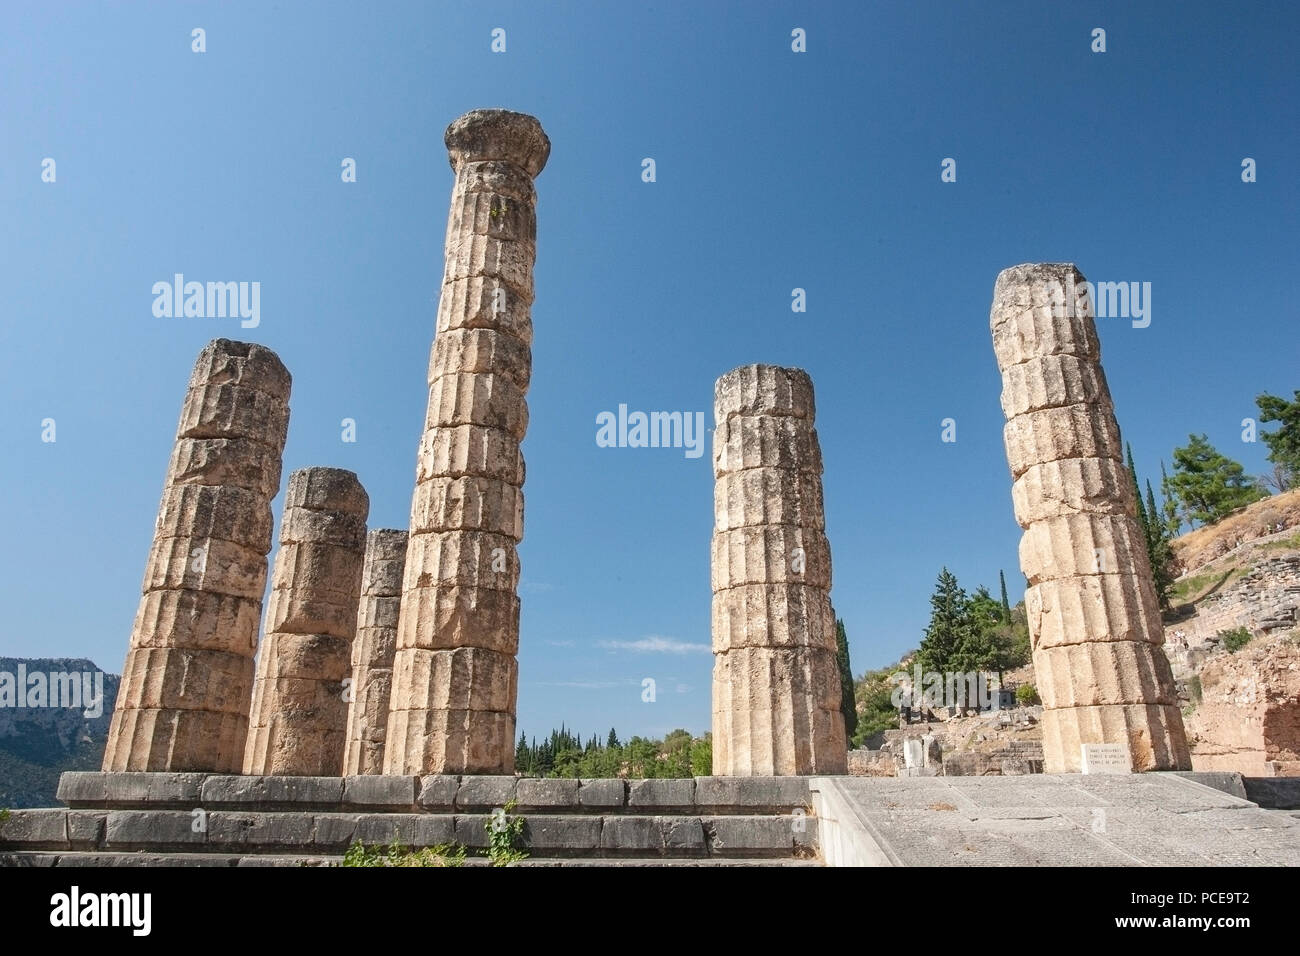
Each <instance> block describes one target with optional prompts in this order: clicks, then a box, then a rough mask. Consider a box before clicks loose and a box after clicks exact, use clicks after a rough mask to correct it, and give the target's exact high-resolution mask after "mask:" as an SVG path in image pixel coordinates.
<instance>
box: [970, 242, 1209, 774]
mask: <svg viewBox="0 0 1300 956" xmlns="http://www.w3.org/2000/svg"><path fill="white" fill-rule="evenodd" d="M990 323H991V325H992V331H993V349H994V351H995V352H996V354H997V360H998V367H999V368H1000V369H1001V371H1002V410H1003V412H1004V413H1005V415H1006V419H1007V423H1006V426H1005V429H1004V432H1003V437H1004V440H1005V442H1006V449H1007V462H1008V463H1009V464H1010V466H1011V477H1012V479H1013V485H1012V501H1013V503H1014V507H1015V515H1016V521H1017V522H1019V524H1020V526H1021V527H1022V528H1024V529H1025V533H1024V536H1023V537H1022V538H1021V542H1020V566H1021V568H1022V569H1023V571H1024V573H1025V576H1026V577H1027V578H1028V579H1029V584H1030V587H1029V590H1028V592H1027V593H1026V595H1025V607H1026V610H1027V612H1028V616H1029V631H1030V641H1031V646H1032V648H1033V657H1034V673H1035V675H1036V679H1037V685H1038V692H1039V695H1040V696H1041V697H1042V700H1043V721H1042V727H1043V756H1044V765H1045V769H1046V770H1047V772H1049V773H1063V772H1072V771H1073V772H1077V771H1078V770H1079V769H1080V766H1081V760H1080V754H1081V745H1082V744H1093V743H1104V744H1123V745H1127V747H1128V749H1129V752H1130V754H1131V756H1132V764H1133V768H1134V769H1135V770H1186V769H1190V767H1191V758H1190V756H1189V754H1188V749H1187V740H1186V737H1185V734H1184V731H1183V720H1182V714H1181V713H1180V712H1179V709H1178V699H1177V696H1176V694H1175V691H1174V680H1173V674H1172V672H1171V671H1170V668H1169V662H1168V660H1167V659H1166V657H1165V653H1164V650H1163V648H1162V647H1161V645H1162V644H1163V643H1164V631H1163V628H1162V626H1161V621H1160V608H1159V604H1158V601H1157V598H1156V593H1155V588H1154V585H1153V584H1152V578H1151V566H1150V562H1149V561H1148V558H1147V552H1146V545H1145V542H1144V540H1143V535H1142V532H1141V530H1140V528H1139V526H1138V522H1137V505H1136V502H1135V501H1134V499H1133V482H1132V480H1131V479H1130V477H1129V474H1128V469H1127V468H1126V467H1125V465H1124V459H1123V451H1122V450H1123V446H1122V444H1121V441H1120V434H1119V427H1118V425H1117V424H1116V421H1115V412H1114V408H1113V406H1112V404H1111V398H1110V391H1109V389H1108V388H1107V385H1106V377H1105V375H1104V374H1103V373H1102V369H1101V346H1100V343H1099V342H1098V339H1097V329H1096V325H1095V324H1094V322H1093V315H1092V303H1091V299H1090V296H1089V294H1088V287H1087V285H1086V284H1085V282H1084V278H1083V276H1082V275H1081V274H1080V273H1079V271H1078V270H1077V269H1075V267H1074V266H1073V265H1070V264H1062V263H1044V264H1037V265H1034V264H1030V265H1020V266H1015V267H1013V268H1010V269H1006V270H1004V271H1003V272H1002V273H1001V275H999V276H998V279H997V284H996V285H995V287H994V290H993V308H992V314H991V317H990Z"/></svg>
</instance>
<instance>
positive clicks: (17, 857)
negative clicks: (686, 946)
mask: <svg viewBox="0 0 1300 956" xmlns="http://www.w3.org/2000/svg"><path fill="white" fill-rule="evenodd" d="M342 859H343V858H342V857H339V856H293V855H284V854H278V855H272V854H265V855H260V856H240V855H239V854H231V853H86V852H77V851H71V852H67V853H47V852H41V851H20V852H15V853H0V867H55V866H72V867H121V866H146V867H148V866H166V867H175V866H206V867H247V866H256V867H264V866H272V867H276V866H286V867H320V866H338V865H339V864H340V863H341V862H342ZM463 865H465V866H472V867H484V866H491V861H490V860H488V859H486V858H485V857H466V859H465V862H464V864H463ZM510 865H511V866H524V867H537V866H546V867H550V866H567V867H572V866H619V867H623V866H632V867H650V866H669V867H682V866H690V867H695V866H727V867H736V866H742V867H753V866H782V867H784V866H822V863H821V861H820V860H818V859H813V858H809V859H796V858H789V859H782V858H776V859H732V858H703V859H671V858H670V859H665V858H662V857H620V858H604V859H591V858H573V859H562V858H546V859H538V858H530V859H526V860H522V861H520V862H518V863H513V864H510Z"/></svg>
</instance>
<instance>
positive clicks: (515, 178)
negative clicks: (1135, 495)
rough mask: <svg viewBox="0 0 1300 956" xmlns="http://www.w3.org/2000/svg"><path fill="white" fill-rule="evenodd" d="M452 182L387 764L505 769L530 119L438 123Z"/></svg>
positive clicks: (510, 741) (540, 142)
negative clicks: (442, 127) (443, 128)
mask: <svg viewBox="0 0 1300 956" xmlns="http://www.w3.org/2000/svg"><path fill="white" fill-rule="evenodd" d="M446 144H447V151H448V154H449V156H450V158H451V167H452V169H453V170H454V171H455V173H456V183H455V186H454V187H453V189H452V194H451V213H450V215H449V217H448V221H447V246H446V256H445V271H444V274H443V282H442V299H441V302H440V304H439V307H438V324H437V330H436V333H435V339H434V343H433V352H432V355H431V357H430V361H429V405H428V415H427V417H426V418H425V426H424V437H423V438H422V440H421V442H420V453H419V461H418V464H417V467H416V482H417V483H416V488H415V495H414V497H413V499H412V502H411V534H410V541H409V544H408V545H407V555H406V571H405V580H404V583H403V592H402V610H401V618H400V621H399V624H398V638H397V654H396V657H395V659H394V664H393V691H392V703H391V708H390V712H389V720H388V731H387V742H386V745H385V749H384V772H385V773H389V774H413V773H510V772H512V771H513V770H514V747H515V742H514V730H515V694H516V690H517V685H518V669H517V664H516V660H515V655H516V654H517V652H518V649H519V598H518V596H517V594H516V590H517V588H518V585H519V559H518V556H517V554H516V545H517V544H518V542H519V541H520V539H521V538H522V537H523V530H524V526H523V493H522V491H521V489H522V487H523V483H524V460H523V456H522V455H521V454H520V450H519V443H520V441H522V440H523V437H524V432H525V430H526V429H527V427H528V406H527V405H526V404H525V402H524V395H525V393H526V392H527V390H528V382H529V375H530V373H531V369H532V351H531V344H532V339H533V330H532V320H531V318H530V308H531V306H532V302H533V260H534V258H535V256H536V235H537V217H536V212H535V208H536V202H537V196H536V192H535V190H534V188H533V178H534V177H535V176H537V174H538V173H540V172H541V171H542V167H543V166H545V165H546V160H547V157H548V156H549V155H550V150H551V145H550V141H549V140H548V139H547V138H546V134H545V133H544V132H543V131H542V127H541V124H539V123H538V122H537V120H535V119H534V118H533V117H531V116H525V115H523V114H522V113H511V112H508V111H506V110H475V111H474V112H472V113H467V114H465V115H464V116H462V117H461V118H460V119H458V120H456V121H455V122H453V123H452V124H451V125H450V126H449V127H448V128H447V135H446Z"/></svg>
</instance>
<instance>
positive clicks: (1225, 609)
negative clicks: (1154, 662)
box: [1165, 490, 1300, 776]
mask: <svg viewBox="0 0 1300 956" xmlns="http://www.w3.org/2000/svg"><path fill="white" fill-rule="evenodd" d="M1173 550H1174V556H1175V559H1176V560H1177V562H1178V564H1179V566H1180V568H1181V569H1182V576H1181V577H1179V578H1178V579H1177V581H1175V583H1174V591H1173V603H1174V610H1173V613H1171V614H1170V615H1168V616H1167V618H1166V621H1165V653H1166V654H1167V655H1168V657H1169V663H1170V665H1171V666H1172V668H1173V671H1174V677H1175V679H1176V680H1177V681H1178V685H1179V692H1180V695H1181V697H1182V702H1183V713H1184V716H1185V719H1186V724H1187V732H1188V736H1189V738H1190V740H1189V742H1190V743H1191V746H1192V763H1193V766H1194V767H1195V768H1196V769H1197V770H1238V771H1240V772H1242V773H1245V774H1249V775H1251V776H1277V775H1283V776H1295V775H1300V753H1297V751H1300V643H1297V640H1298V639H1300V629H1298V626H1300V490H1297V491H1290V492H1287V493H1286V494H1283V495H1275V496H1274V497H1272V498H1266V499H1264V500H1263V501H1258V502H1256V503H1255V504H1253V505H1251V506H1249V507H1248V508H1243V509H1242V510H1241V511H1239V512H1237V513H1236V514H1233V515H1230V516H1229V517H1227V518H1225V519H1223V520H1222V521H1220V522H1218V523H1217V524H1213V525H1210V526H1209V527H1206V528H1198V529H1197V530H1195V531H1192V532H1190V533H1189V534H1185V535H1183V536H1182V537H1181V538H1178V539H1177V540H1175V541H1174V542H1173ZM1231 632H1236V633H1235V634H1232V633H1231ZM1247 638H1249V641H1248V643H1245V645H1244V646H1238V645H1239V644H1240V642H1241V641H1243V640H1246V639H1247Z"/></svg>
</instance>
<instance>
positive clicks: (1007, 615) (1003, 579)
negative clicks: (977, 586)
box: [998, 569, 1011, 624]
mask: <svg viewBox="0 0 1300 956" xmlns="http://www.w3.org/2000/svg"><path fill="white" fill-rule="evenodd" d="M998 583H999V584H1001V585H1002V623H1003V624H1010V623H1011V602H1009V601H1008V600H1007V576H1006V575H1005V574H1003V573H1002V571H1001V569H999V570H998Z"/></svg>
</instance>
